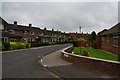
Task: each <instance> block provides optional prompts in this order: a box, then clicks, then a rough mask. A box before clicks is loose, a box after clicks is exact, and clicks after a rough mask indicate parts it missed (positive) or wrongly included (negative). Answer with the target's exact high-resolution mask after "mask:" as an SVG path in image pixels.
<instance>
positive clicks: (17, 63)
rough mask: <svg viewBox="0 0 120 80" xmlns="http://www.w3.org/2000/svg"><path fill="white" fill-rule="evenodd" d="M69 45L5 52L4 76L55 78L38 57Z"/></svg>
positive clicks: (3, 58)
mask: <svg viewBox="0 0 120 80" xmlns="http://www.w3.org/2000/svg"><path fill="white" fill-rule="evenodd" d="M68 46H70V44H65V45H52V46H46V47H43V48H37V49H36V48H35V49H29V50H25V51H18V52H10V53H4V54H2V78H55V76H53V75H52V74H51V73H50V72H49V71H47V70H46V69H45V68H44V67H43V66H42V65H40V64H38V59H39V57H43V56H45V55H47V54H50V53H52V52H54V51H56V50H59V49H62V48H65V47H68Z"/></svg>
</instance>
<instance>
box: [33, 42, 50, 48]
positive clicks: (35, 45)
mask: <svg viewBox="0 0 120 80" xmlns="http://www.w3.org/2000/svg"><path fill="white" fill-rule="evenodd" d="M47 45H49V43H47V42H45V43H43V42H42V43H31V47H40V46H47Z"/></svg>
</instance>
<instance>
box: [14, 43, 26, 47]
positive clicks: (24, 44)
mask: <svg viewBox="0 0 120 80" xmlns="http://www.w3.org/2000/svg"><path fill="white" fill-rule="evenodd" d="M16 44H17V45H18V49H25V48H26V43H21V42H16Z"/></svg>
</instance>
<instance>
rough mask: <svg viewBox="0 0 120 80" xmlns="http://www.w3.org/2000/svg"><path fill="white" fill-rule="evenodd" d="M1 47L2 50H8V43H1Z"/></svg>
mask: <svg viewBox="0 0 120 80" xmlns="http://www.w3.org/2000/svg"><path fill="white" fill-rule="evenodd" d="M1 46H2V50H9V48H10V43H9V42H2V44H1Z"/></svg>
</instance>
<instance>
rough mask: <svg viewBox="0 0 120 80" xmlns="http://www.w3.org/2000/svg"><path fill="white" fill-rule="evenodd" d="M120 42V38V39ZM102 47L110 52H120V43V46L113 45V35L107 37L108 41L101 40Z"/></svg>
mask: <svg viewBox="0 0 120 80" xmlns="http://www.w3.org/2000/svg"><path fill="white" fill-rule="evenodd" d="M119 43H120V39H119ZM101 49H103V50H106V51H108V52H111V53H113V54H117V55H118V54H120V51H119V50H120V45H119V47H115V46H113V37H112V36H110V37H107V40H106V42H101Z"/></svg>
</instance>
